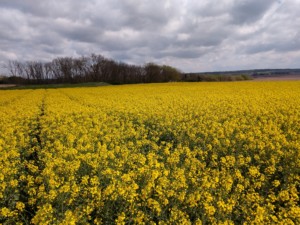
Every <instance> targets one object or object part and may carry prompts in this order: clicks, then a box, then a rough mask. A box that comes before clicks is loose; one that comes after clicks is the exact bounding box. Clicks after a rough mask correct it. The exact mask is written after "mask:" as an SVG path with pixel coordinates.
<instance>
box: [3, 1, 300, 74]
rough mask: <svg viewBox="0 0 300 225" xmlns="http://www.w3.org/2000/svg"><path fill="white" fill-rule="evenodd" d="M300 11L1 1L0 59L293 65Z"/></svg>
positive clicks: (227, 4) (286, 4)
mask: <svg viewBox="0 0 300 225" xmlns="http://www.w3.org/2000/svg"><path fill="white" fill-rule="evenodd" d="M299 11H300V2H299V1H298V0H283V1H276V0H264V1H261V0H224V1H217V0H203V1H198V0H172V1H171V0H165V1H150V0H123V1H120V0H110V1H108V0H101V1H98V0H86V1H79V0H63V1H50V0H44V1H33V0H23V1H19V0H2V1H0V29H1V32H0V49H1V50H0V62H1V63H3V62H7V61H8V60H11V59H16V60H44V61H46V60H51V59H53V58H55V57H60V56H80V55H87V54H90V53H97V54H103V55H104V56H107V57H112V58H114V59H116V60H121V61H125V62H129V63H136V64H143V63H146V62H149V61H153V62H157V63H162V64H163V63H167V64H170V65H173V66H176V67H178V68H179V69H181V70H183V71H187V72H189V71H207V70H208V71H212V70H228V69H243V68H244V69H247V68H256V67H268V68H270V67H278V66H282V67H299V66H298V62H299V61H300V42H299V40H300V39H299V32H298V29H299V27H300V18H299V16H298V13H299ZM282 58H285V59H289V60H281V63H285V64H282V65H281V64H280V65H279V64H278V62H277V61H276V60H280V59H282Z"/></svg>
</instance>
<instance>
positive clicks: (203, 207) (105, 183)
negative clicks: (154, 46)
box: [0, 81, 300, 224]
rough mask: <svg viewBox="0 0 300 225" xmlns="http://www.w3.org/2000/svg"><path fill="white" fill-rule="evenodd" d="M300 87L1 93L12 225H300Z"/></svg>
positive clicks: (0, 142)
mask: <svg viewBox="0 0 300 225" xmlns="http://www.w3.org/2000/svg"><path fill="white" fill-rule="evenodd" d="M299 192H300V82H298V81H293V82H233V83H168V84H140V85H123V86H105V87H96V88H65V89H47V90H45V89H40V90H2V91H0V223H1V224H300V205H299V203H300V200H299Z"/></svg>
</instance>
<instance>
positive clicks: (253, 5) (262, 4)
mask: <svg viewBox="0 0 300 225" xmlns="http://www.w3.org/2000/svg"><path fill="white" fill-rule="evenodd" d="M275 2H278V1H276V0H263V1H253V0H240V1H236V3H235V4H234V5H233V7H232V8H231V11H230V13H231V15H232V21H233V22H234V23H235V24H245V23H253V22H256V21H257V20H259V19H260V18H261V17H263V16H264V14H265V13H266V11H267V10H268V9H270V8H271V6H272V5H273V4H274V3H275Z"/></svg>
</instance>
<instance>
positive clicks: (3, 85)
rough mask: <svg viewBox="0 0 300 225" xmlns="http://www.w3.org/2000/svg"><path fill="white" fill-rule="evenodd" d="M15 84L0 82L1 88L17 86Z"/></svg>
mask: <svg viewBox="0 0 300 225" xmlns="http://www.w3.org/2000/svg"><path fill="white" fill-rule="evenodd" d="M15 86H16V85H15V84H0V88H11V87H15Z"/></svg>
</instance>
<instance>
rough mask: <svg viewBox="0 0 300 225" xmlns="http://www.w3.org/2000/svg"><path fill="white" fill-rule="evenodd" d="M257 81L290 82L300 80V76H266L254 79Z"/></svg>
mask: <svg viewBox="0 0 300 225" xmlns="http://www.w3.org/2000/svg"><path fill="white" fill-rule="evenodd" d="M254 80H256V81H285V80H286V81H288V80H300V74H299V75H281V76H266V77H263V76H262V77H257V78H254Z"/></svg>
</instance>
